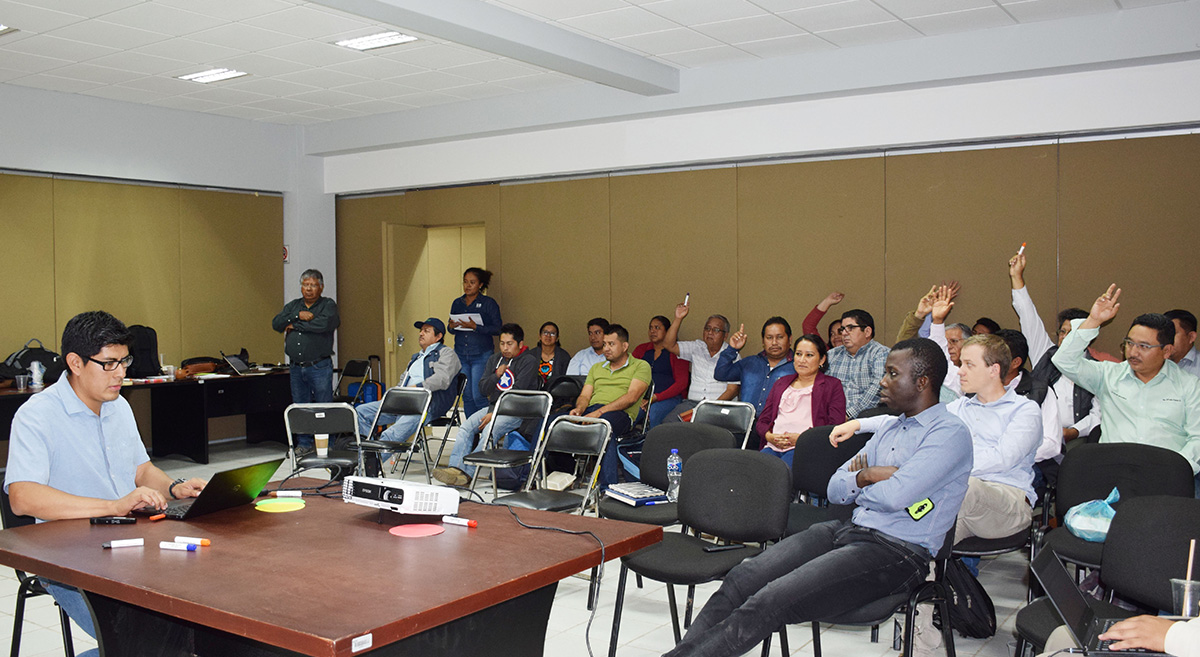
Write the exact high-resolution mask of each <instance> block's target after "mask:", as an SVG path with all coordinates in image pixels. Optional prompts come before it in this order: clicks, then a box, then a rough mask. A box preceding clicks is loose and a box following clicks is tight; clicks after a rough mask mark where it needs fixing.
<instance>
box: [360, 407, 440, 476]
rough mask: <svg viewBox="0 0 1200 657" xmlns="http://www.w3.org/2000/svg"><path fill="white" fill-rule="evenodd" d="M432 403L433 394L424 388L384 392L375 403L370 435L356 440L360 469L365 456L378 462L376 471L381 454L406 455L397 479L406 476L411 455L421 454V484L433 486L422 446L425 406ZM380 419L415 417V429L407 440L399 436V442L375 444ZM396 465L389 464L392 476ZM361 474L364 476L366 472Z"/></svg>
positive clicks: (427, 460)
mask: <svg viewBox="0 0 1200 657" xmlns="http://www.w3.org/2000/svg"><path fill="white" fill-rule="evenodd" d="M432 399H433V393H432V392H430V391H429V390H426V389H425V388H414V387H404V386H395V387H393V388H388V389H387V391H386V392H384V393H383V399H382V400H380V402H379V408H378V409H376V412H375V419H374V420H373V421H372V422H371V430H370V432H368V434H367V436H366V437H365V438H362V437H360V438H359V441H358V446H359V447H358V454H359V456H358V460H359V464H360V467H365V457H364V455H365V454H374V455H375V458H379V459H380V461H381V462H380V467H382V466H383V463H382V455H383V454H385V453H389V452H390V453H393V454H398V453H401V452H408V456H407V457H406V458H405V459H404V469H403V470H401V471H400V476H401V477H403V476H404V475H406V474H408V467H409V466H410V465H412V458H413V454H414V453H416V452H417V451H418V450H419V451H420V452H421V461H422V462H423V463H424V464H425V481H426V483H430V484H431V483H433V480H432V479H431V478H430V474H429V473H430V472H431V471H432V470H433V467H432V466H431V465H430V464H429V450H428V448H427V446H426V445H425V431H424V427H425V421H426V419H427V418H428V417H429V404H430V402H431V401H432ZM384 415H400V416H417V429H416V431H414V432H413V435H412V437H411V438H409V437H408V436H401V440H378V439H377V434H378V433H379V429H380V427H381V425H380V423H379V419H380V418H381V417H382V416H384ZM405 438H408V439H407V440H405ZM398 465H399V461H398V460H397V461H396V462H395V463H393V464H392V474H395V472H396V467H397V466H398ZM363 471H364V472H366V470H363ZM381 474H382V473H381Z"/></svg>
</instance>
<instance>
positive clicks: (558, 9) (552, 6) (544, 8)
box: [489, 0, 628, 21]
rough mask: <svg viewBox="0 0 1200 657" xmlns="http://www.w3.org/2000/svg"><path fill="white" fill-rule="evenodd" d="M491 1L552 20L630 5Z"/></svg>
mask: <svg viewBox="0 0 1200 657" xmlns="http://www.w3.org/2000/svg"><path fill="white" fill-rule="evenodd" d="M489 2H491V4H494V5H497V6H500V7H504V8H506V9H509V8H511V9H516V10H518V11H521V12H524V13H526V14H531V15H533V16H536V17H538V18H542V19H545V20H551V21H556V20H561V19H563V18H574V17H575V16H583V15H585V14H595V13H597V12H601V11H608V10H610V9H620V8H622V7H626V6H628V5H626V4H625V3H624V2H622V1H621V0H571V1H570V2H563V0H503V1H502V2H497V1H496V0H489Z"/></svg>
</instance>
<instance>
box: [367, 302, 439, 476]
mask: <svg viewBox="0 0 1200 657" xmlns="http://www.w3.org/2000/svg"><path fill="white" fill-rule="evenodd" d="M413 327H414V328H418V329H420V330H421V333H420V334H419V335H418V336H417V344H418V345H420V347H421V350H420V351H418V352H417V353H415V354H413V357H412V359H411V360H409V361H408V369H407V370H405V372H404V376H402V377H400V385H402V386H414V387H418V388H425V389H426V390H429V391H430V392H432V393H433V398H432V399H431V400H430V401H429V414H428V415H426V417H425V420H426V423H428V422H429V421H430V420H433V419H434V418H439V417H441V416H443V415H445V414H446V411H448V410H450V404H453V403H454V396H455V393H456V392H457V390H455V389H453V388H452V387H451V386H452V384H453V383H454V377H456V376H458V372H459V370H460V369H462V363H460V362H459V360H458V356H457V355H456V354H455V353H454V350H453V349H450V348H448V347H446V345H445V344H444V343H443V341H442V339H443V338H444V337H445V335H446V325H445V324H443V323H442V320H440V319H438V318H436V317H430V318H429V319H427V320H425V321H423V322H417V323H415V324H413ZM355 412H356V413H357V414H358V432H359V434H360V435H361V436H362V437H363V438H371V436H370V435H369V433H368V432H370V431H371V426H372V425H373V424H374V423H375V415H376V413H378V412H379V402H377V401H375V402H367V403H366V404H362V405H360V406H359V407H358V408H356V409H355ZM419 420H420V418H419V417H417V416H416V415H405V416H396V415H389V414H386V413H385V414H383V415H380V416H379V424H381V425H382V424H390V425H391V426H390V427H388V428H387V430H385V431H384V432H383V434H382V435H380V436H379V438H378V439H379V440H385V441H389V442H398V443H402V442H407V441H408V440H409V439H411V438H412V436H413V434H415V433H416V432H417V429H418V427H417V422H418V421H419ZM387 458H388V455H386V454H380V459H381V460H386V459H387Z"/></svg>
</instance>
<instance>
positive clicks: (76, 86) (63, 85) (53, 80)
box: [7, 73, 100, 94]
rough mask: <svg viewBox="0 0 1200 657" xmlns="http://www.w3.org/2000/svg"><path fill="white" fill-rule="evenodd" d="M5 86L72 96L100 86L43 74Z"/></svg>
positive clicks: (27, 77) (24, 78)
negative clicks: (64, 93)
mask: <svg viewBox="0 0 1200 657" xmlns="http://www.w3.org/2000/svg"><path fill="white" fill-rule="evenodd" d="M7 84H18V85H21V86H22V87H37V88H38V89H49V90H50V91H63V92H66V93H72V94H74V93H79V92H81V91H86V90H88V89H93V88H95V87H98V86H100V85H99V84H98V83H96V82H85V81H83V80H72V79H71V78H60V77H57V76H54V75H46V74H45V73H38V74H36V75H26V76H25V77H23V78H17V79H16V80H13V81H12V82H9V83H7Z"/></svg>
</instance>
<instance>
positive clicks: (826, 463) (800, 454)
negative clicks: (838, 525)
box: [787, 426, 874, 536]
mask: <svg viewBox="0 0 1200 657" xmlns="http://www.w3.org/2000/svg"><path fill="white" fill-rule="evenodd" d="M832 431H833V427H832V426H824V427H813V428H811V429H809V430H807V431H805V432H803V433H801V434H800V437H799V438H797V439H796V449H795V454H794V455H793V458H792V489H793V492H794V493H795V495H794V497H795V501H793V502H792V504H791V506H789V507H788V526H787V535H788V536H791V535H792V534H798V533H800V532H802V531H804V530H805V529H808V528H809V527H812V526H813V525H815V524H817V523H820V522H825V521H827V520H844V519H847V518H849V517H850V513H851V511H852V510H853V509H854V506H853V505H845V506H843V505H840V504H829V500H828V499H826V495H827V494H828V491H829V480H830V479H831V478H832V477H833V473H835V472H837V469H838V468H840V467H842V464H844V463H845V462H846V461H849V460H850V459H851V458H853V457H854V455H855V454H857V453H858V452H859V450H861V449H862V448H863V446H864V445H866V444H867V441H868V440H870V439H871V436H873V435H874V434H870V433H861V434H857V435H855V436H853V437H851V438H850V439H849V440H846V441H845V442H843V443H841V444H840V445H838V446H837V447H834V446H833V445H831V444H829V434H830V433H831V432H832Z"/></svg>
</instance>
